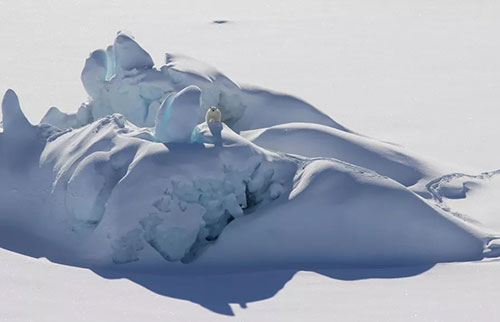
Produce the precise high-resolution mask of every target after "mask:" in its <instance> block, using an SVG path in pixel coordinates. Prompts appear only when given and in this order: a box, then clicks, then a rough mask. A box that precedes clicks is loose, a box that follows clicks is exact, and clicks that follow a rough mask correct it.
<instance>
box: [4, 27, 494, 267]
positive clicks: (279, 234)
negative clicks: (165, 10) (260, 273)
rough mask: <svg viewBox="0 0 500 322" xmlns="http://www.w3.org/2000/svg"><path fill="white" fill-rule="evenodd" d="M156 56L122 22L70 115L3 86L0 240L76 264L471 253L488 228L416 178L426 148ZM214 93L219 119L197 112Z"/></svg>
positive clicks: (388, 258) (423, 257)
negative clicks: (35, 108) (420, 151)
mask: <svg viewBox="0 0 500 322" xmlns="http://www.w3.org/2000/svg"><path fill="white" fill-rule="evenodd" d="M166 57H167V59H166V64H165V65H163V66H161V67H159V68H155V67H154V63H153V61H152V59H151V57H150V56H149V54H147V52H146V51H145V50H144V49H143V48H141V47H140V46H139V45H138V43H137V42H136V41H135V40H134V39H133V38H132V37H131V36H129V35H126V34H123V33H119V34H118V36H117V38H116V40H115V42H114V44H113V45H111V46H110V47H108V48H107V49H106V50H97V51H94V52H92V53H91V55H90V56H89V58H88V59H87V61H86V62H85V67H84V69H83V72H82V82H83V85H84V88H85V90H86V91H87V93H88V94H89V101H88V102H86V103H84V104H82V106H81V107H80V108H79V109H78V111H77V112H76V113H75V114H64V113H62V112H60V111H59V110H58V109H57V108H52V109H50V110H49V111H48V113H47V114H46V116H45V117H44V119H43V120H42V123H41V124H39V125H31V124H30V123H29V122H28V121H27V120H26V118H25V117H24V114H23V113H22V111H21V108H20V106H19V102H18V99H17V96H16V94H15V93H14V92H13V91H11V90H9V91H7V93H6V94H5V97H4V100H3V103H2V112H3V132H1V133H0V176H1V178H2V186H1V188H0V223H1V225H2V229H1V232H7V233H5V234H3V235H0V236H1V237H0V246H2V247H5V248H13V249H16V250H18V251H21V252H30V253H31V254H33V255H34V256H45V257H48V258H49V259H51V260H54V261H59V262H64V263H69V264H73V265H82V266H94V265H115V264H124V265H132V266H133V265H139V266H141V267H149V266H156V265H164V266H165V265H166V267H177V266H178V265H179V264H178V262H182V263H190V264H189V265H190V266H194V267H206V266H224V267H238V266H249V265H250V266H263V267H277V266H297V265H338V264H342V265H344V264H348V265H387V264H391V265H402V264H409V263H429V262H439V261H463V260H474V259H480V258H482V257H483V252H484V250H485V247H486V244H487V243H488V241H490V239H491V238H492V234H491V233H490V232H485V231H482V230H480V229H479V228H478V227H477V226H475V225H473V224H471V223H470V222H469V221H464V220H462V219H461V218H460V216H456V215H455V214H454V213H453V212H449V211H447V210H446V209H445V208H444V207H440V206H439V205H437V204H436V203H435V199H434V198H433V197H432V196H433V194H432V191H429V190H426V189H427V186H426V185H425V184H423V183H427V182H429V181H430V180H431V179H432V178H435V177H437V176H438V174H439V171H440V170H435V168H433V167H432V164H430V163H429V162H427V161H424V160H422V159H421V158H418V157H416V156H414V155H411V154H410V153H408V152H406V151H405V150H404V149H402V148H400V147H396V146H394V145H391V144H387V143H382V142H379V141H376V140H374V139H370V138H366V137H363V136H360V135H358V134H355V133H352V132H351V131H349V130H347V129H346V128H344V127H343V126H341V125H340V124H338V123H337V122H335V121H333V120H332V119H330V118H329V117H327V116H326V115H324V114H323V113H321V112H319V111H318V110H317V109H315V108H314V107H312V106H311V105H309V104H307V103H305V102H303V101H301V100H299V99H296V98H293V97H291V96H288V95H282V94H277V93H271V92H269V91H265V90H256V89H249V88H241V87H240V86H238V85H237V84H235V83H234V82H232V81H231V80H230V79H229V78H228V77H226V76H225V75H223V74H222V73H220V72H218V71H216V70H215V69H213V68H211V67H209V66H206V65H205V64H202V63H199V62H196V61H194V60H193V59H190V58H186V57H183V56H174V55H169V54H168V55H167V56H166ZM212 105H214V106H218V107H219V108H220V109H221V111H222V121H223V122H222V123H208V124H207V123H204V122H203V115H204V112H205V111H206V109H207V108H208V107H209V106H212ZM440 175H442V174H440ZM424 190H425V191H424ZM416 192H417V193H418V194H416ZM419 194H420V195H422V196H424V197H426V198H427V199H424V198H422V197H420V196H419ZM27 237H29V238H30V239H31V240H32V239H33V238H34V239H35V240H36V245H32V244H29V243H25V242H22V240H26V238H27ZM33 249H36V250H37V251H36V252H34V251H33ZM133 263H135V264H133ZM133 267H135V266H133Z"/></svg>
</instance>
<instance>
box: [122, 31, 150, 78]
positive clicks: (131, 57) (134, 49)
mask: <svg viewBox="0 0 500 322" xmlns="http://www.w3.org/2000/svg"><path fill="white" fill-rule="evenodd" d="M113 52H114V55H115V57H114V58H115V62H116V68H117V72H119V71H122V72H123V71H128V70H132V69H134V68H135V69H150V68H153V65H154V63H153V59H152V58H151V56H150V55H149V54H148V53H147V52H146V51H145V50H144V49H142V47H141V46H139V44H138V43H137V42H136V41H135V40H134V38H133V37H132V36H131V35H127V34H125V33H123V32H119V33H118V35H117V37H116V39H115V43H114V44H113Z"/></svg>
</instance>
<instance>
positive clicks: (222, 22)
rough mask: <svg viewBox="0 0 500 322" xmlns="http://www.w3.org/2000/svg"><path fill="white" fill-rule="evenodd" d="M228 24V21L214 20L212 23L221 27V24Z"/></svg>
mask: <svg viewBox="0 0 500 322" xmlns="http://www.w3.org/2000/svg"><path fill="white" fill-rule="evenodd" d="M228 22H229V20H214V21H212V23H214V24H217V25H222V24H225V23H228Z"/></svg>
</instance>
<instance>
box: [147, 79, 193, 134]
mask: <svg viewBox="0 0 500 322" xmlns="http://www.w3.org/2000/svg"><path fill="white" fill-rule="evenodd" d="M200 96H201V90H200V89H199V88H198V87H196V86H188V87H186V88H185V89H183V90H182V91H180V92H179V93H177V94H175V95H171V96H169V97H168V98H167V99H165V101H163V103H162V105H161V106H160V110H159V111H158V115H157V117H156V122H155V123H156V124H155V137H156V139H157V140H158V141H161V142H164V143H173V142H175V143H183V142H185V143H189V142H190V140H191V133H192V132H193V129H194V127H195V126H196V124H198V119H199V111H200Z"/></svg>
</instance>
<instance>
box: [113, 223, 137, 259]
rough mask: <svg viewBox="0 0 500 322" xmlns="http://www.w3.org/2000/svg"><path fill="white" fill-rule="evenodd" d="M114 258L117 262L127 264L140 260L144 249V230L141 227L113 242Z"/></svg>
mask: <svg viewBox="0 0 500 322" xmlns="http://www.w3.org/2000/svg"><path fill="white" fill-rule="evenodd" d="M111 248H112V249H113V254H112V259H113V262H114V263H115V264H125V263H130V262H136V261H138V260H139V252H140V251H141V250H143V249H144V239H143V238H142V230H140V229H139V228H136V229H133V230H131V231H129V232H128V233H127V234H126V235H125V236H123V237H121V238H119V239H117V240H115V241H114V242H113V243H112V244H111Z"/></svg>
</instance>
